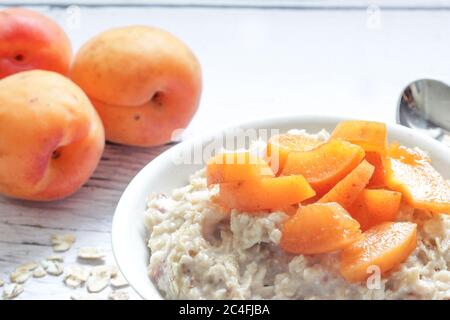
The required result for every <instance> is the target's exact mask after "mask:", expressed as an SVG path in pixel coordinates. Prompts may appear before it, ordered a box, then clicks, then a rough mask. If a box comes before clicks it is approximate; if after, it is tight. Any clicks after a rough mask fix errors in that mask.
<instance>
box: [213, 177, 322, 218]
mask: <svg viewBox="0 0 450 320" xmlns="http://www.w3.org/2000/svg"><path fill="white" fill-rule="evenodd" d="M315 194H316V193H315V192H314V190H313V189H312V188H311V186H310V185H309V183H308V181H306V179H305V178H304V177H303V176H301V175H295V176H286V177H275V178H262V179H260V180H247V181H239V182H227V183H222V184H220V191H219V196H218V198H217V200H218V202H219V203H220V204H221V205H223V206H224V207H226V208H229V209H237V210H240V211H246V212H255V211H261V210H269V209H280V208H285V207H286V206H288V205H293V204H298V203H300V202H301V201H303V200H305V199H307V198H310V197H313V196H314V195H315Z"/></svg>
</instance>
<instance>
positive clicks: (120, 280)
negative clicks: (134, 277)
mask: <svg viewBox="0 0 450 320" xmlns="http://www.w3.org/2000/svg"><path fill="white" fill-rule="evenodd" d="M111 286H112V287H113V288H123V287H126V286H128V281H127V280H126V279H125V278H124V277H123V276H122V274H121V273H118V274H116V275H115V276H114V277H112V278H111Z"/></svg>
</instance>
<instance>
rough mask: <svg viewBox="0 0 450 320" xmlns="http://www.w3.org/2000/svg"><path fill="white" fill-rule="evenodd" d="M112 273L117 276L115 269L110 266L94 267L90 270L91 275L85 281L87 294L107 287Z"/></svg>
mask: <svg viewBox="0 0 450 320" xmlns="http://www.w3.org/2000/svg"><path fill="white" fill-rule="evenodd" d="M113 273H115V274H117V268H115V267H111V266H96V267H93V268H92V270H91V275H90V276H89V279H88V281H87V289H88V291H89V292H91V293H92V292H100V291H102V290H103V289H105V288H106V287H107V286H108V285H109V281H110V279H111V276H113Z"/></svg>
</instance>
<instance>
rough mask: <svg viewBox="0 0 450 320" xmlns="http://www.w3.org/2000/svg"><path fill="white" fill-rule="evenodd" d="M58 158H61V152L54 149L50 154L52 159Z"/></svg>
mask: <svg viewBox="0 0 450 320" xmlns="http://www.w3.org/2000/svg"><path fill="white" fill-rule="evenodd" d="M59 157H61V150H60V149H56V150H54V151H53V152H52V159H54V160H56V159H58V158H59Z"/></svg>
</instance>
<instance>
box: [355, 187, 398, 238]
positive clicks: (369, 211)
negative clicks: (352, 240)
mask: <svg viewBox="0 0 450 320" xmlns="http://www.w3.org/2000/svg"><path fill="white" fill-rule="evenodd" d="M401 200H402V194H401V193H400V192H397V191H390V190H384V189H373V190H372V189H365V190H363V192H362V193H361V194H360V195H359V196H358V198H357V199H356V201H355V202H354V203H353V205H352V206H351V207H350V208H349V209H348V211H349V212H350V214H351V215H352V217H353V218H355V219H356V220H358V222H359V224H360V225H361V230H363V231H365V230H367V229H369V228H371V227H373V226H376V225H378V224H381V223H383V222H388V221H395V220H396V218H397V214H398V210H399V209H400V203H401Z"/></svg>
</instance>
